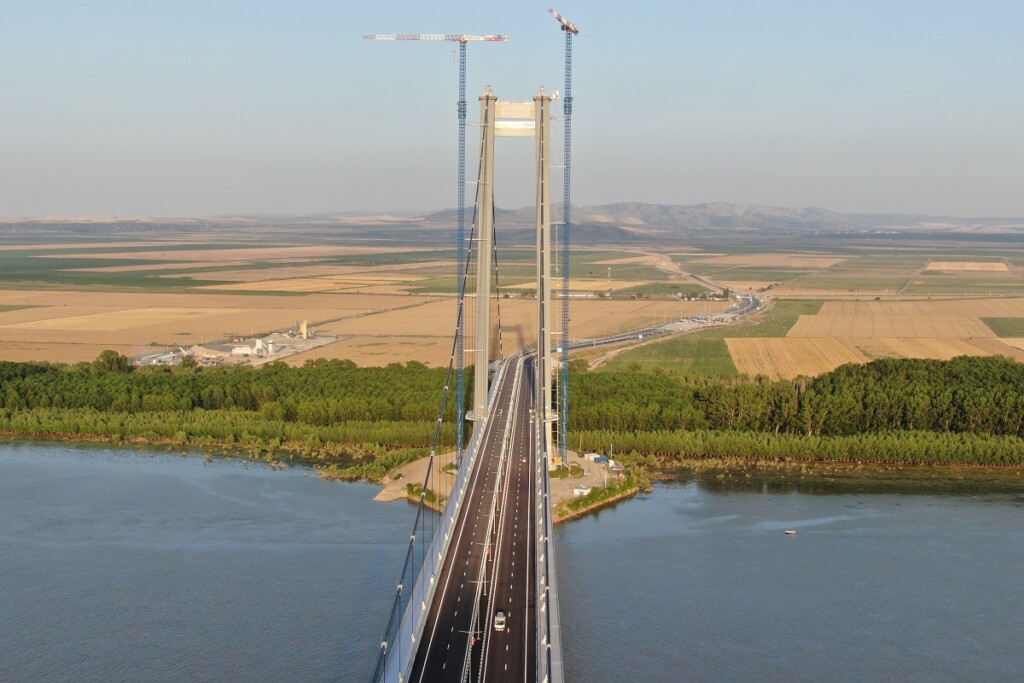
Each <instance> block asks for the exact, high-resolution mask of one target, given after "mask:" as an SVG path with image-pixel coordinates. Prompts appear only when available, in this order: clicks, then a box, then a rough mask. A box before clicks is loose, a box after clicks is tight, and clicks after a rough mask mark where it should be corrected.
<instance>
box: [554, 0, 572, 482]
mask: <svg viewBox="0 0 1024 683" xmlns="http://www.w3.org/2000/svg"><path fill="white" fill-rule="evenodd" d="M548 12H549V13H550V14H551V16H553V17H554V18H555V19H556V20H557V21H558V23H559V24H560V25H561V28H562V32H563V33H565V88H564V90H563V95H562V116H563V119H564V124H563V125H564V131H565V132H564V133H563V135H564V141H563V145H562V153H563V161H562V338H561V342H562V344H561V347H560V348H561V350H562V354H561V356H562V357H561V360H562V376H561V382H560V383H559V384H560V386H559V389H560V390H559V406H558V407H559V410H558V456H559V458H560V459H561V462H563V463H564V462H568V461H567V460H566V455H567V453H566V451H567V450H568V448H569V265H570V262H569V237H570V229H569V228H570V210H569V190H570V180H571V178H572V39H573V36H578V35H579V34H580V30H579V29H578V28H576V26H575V25H574V24H573V23H572V22H571V21H569V20H568V19H566V18H565V17H563V16H562V15H561V14H559V13H558V12H556V11H555V10H554V9H549V10H548Z"/></svg>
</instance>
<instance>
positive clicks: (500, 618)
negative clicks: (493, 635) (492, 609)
mask: <svg viewBox="0 0 1024 683" xmlns="http://www.w3.org/2000/svg"><path fill="white" fill-rule="evenodd" d="M494 630H495V631H504V630H505V612H504V611H503V610H498V612H497V614H495V615H494Z"/></svg>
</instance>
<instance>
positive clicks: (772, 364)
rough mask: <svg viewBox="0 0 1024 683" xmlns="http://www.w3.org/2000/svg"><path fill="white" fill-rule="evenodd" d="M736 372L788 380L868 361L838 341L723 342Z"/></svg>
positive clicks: (734, 339)
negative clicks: (727, 348)
mask: <svg viewBox="0 0 1024 683" xmlns="http://www.w3.org/2000/svg"><path fill="white" fill-rule="evenodd" d="M725 341H726V344H727V345H728V347H729V353H730V354H732V358H733V361H734V362H735V363H736V369H737V370H739V372H741V373H745V374H747V375H750V376H751V377H754V376H755V375H765V376H767V377H768V378H770V379H790V378H793V377H798V376H800V375H806V376H814V375H819V374H821V373H823V372H828V371H829V370H833V369H835V368H837V367H839V366H840V365H843V364H845V363H864V362H866V361H867V360H868V359H867V358H866V357H865V356H864V355H863V354H862V353H860V352H859V351H858V350H857V349H856V348H855V347H854V346H852V345H851V344H849V343H847V342H844V341H842V340H839V339H832V338H824V339H793V338H788V337H783V338H781V339H763V338H745V339H744V338H733V339H726V340H725Z"/></svg>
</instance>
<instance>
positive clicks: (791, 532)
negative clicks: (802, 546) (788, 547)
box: [785, 529, 796, 536]
mask: <svg viewBox="0 0 1024 683" xmlns="http://www.w3.org/2000/svg"><path fill="white" fill-rule="evenodd" d="M785 534H786V535H787V536H796V529H786V531H785Z"/></svg>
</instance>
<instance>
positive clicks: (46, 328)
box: [0, 226, 1024, 377]
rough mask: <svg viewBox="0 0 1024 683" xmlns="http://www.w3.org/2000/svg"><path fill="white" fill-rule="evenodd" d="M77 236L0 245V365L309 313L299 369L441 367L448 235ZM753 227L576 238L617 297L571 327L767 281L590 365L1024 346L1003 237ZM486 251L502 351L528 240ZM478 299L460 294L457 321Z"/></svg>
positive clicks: (507, 345)
mask: <svg viewBox="0 0 1024 683" xmlns="http://www.w3.org/2000/svg"><path fill="white" fill-rule="evenodd" d="M82 230H83V231H82V232H80V233H77V234H75V233H68V234H62V235H45V236H41V237H39V238H38V243H36V244H27V243H25V244H14V243H10V244H0V287H2V288H3V289H0V358H3V359H11V360H15V359H16V360H27V359H35V360H54V361H81V360H92V359H93V358H95V357H96V356H97V355H98V353H99V352H100V351H102V350H103V349H107V348H110V349H114V350H117V351H119V352H121V353H125V354H127V355H130V356H139V355H143V354H148V353H152V352H154V351H159V350H161V349H164V348H168V347H175V346H178V345H184V346H188V345H192V344H201V343H207V342H213V341H217V340H224V339H226V338H228V337H248V336H250V335H257V334H260V333H264V332H269V331H272V330H283V329H286V328H290V327H292V326H293V325H295V323H297V322H301V321H304V320H308V321H309V324H310V325H311V326H312V327H313V328H314V329H315V330H316V331H317V334H319V335H323V336H322V339H324V340H325V341H327V340H328V339H333V340H334V341H333V342H332V343H328V344H326V345H324V346H320V347H319V348H315V349H311V350H308V351H304V352H302V353H300V354H297V355H294V356H289V357H288V358H287V359H286V360H287V362H289V363H292V364H296V363H302V362H304V361H305V360H308V359H311V358H350V359H352V360H354V361H355V362H357V363H358V364H361V365H362V364H387V363H392V362H405V361H408V360H418V361H421V362H425V363H429V364H431V365H442V364H447V362H448V359H449V358H450V356H451V337H452V332H453V329H454V324H455V323H454V320H455V301H454V298H453V296H452V294H454V293H455V291H456V283H457V278H456V277H455V268H456V265H455V257H456V254H455V251H454V249H453V248H451V246H450V241H449V240H450V238H451V235H450V234H449V233H448V232H446V231H443V230H440V229H426V228H416V230H415V231H408V232H407V231H405V230H404V229H403V230H401V231H400V232H401V239H403V240H409V241H407V242H398V241H396V242H395V243H390V242H389V240H391V239H394V235H396V234H398V233H397V232H391V233H382V232H380V231H379V230H378V229H377V228H376V227H373V228H372V229H367V230H364V231H363V232H359V233H357V234H356V237H354V238H353V237H350V236H347V233H344V232H342V233H336V232H335V228H331V229H329V230H328V229H324V230H319V229H317V228H316V227H315V226H314V227H309V228H308V230H307V229H306V228H303V229H301V230H300V231H299V232H298V233H295V234H292V233H290V232H289V231H288V230H276V231H269V232H268V233H266V234H264V233H261V232H259V231H253V230H250V229H249V228H247V227H242V228H235V229H233V230H228V231H225V232H223V233H222V232H220V231H219V230H218V231H214V230H212V229H210V230H206V231H202V230H193V231H184V232H181V233H177V234H170V235H162V234H160V233H159V232H158V231H154V232H145V233H144V234H139V235H138V239H136V240H132V239H128V238H127V236H126V235H125V234H119V233H117V232H116V231H115V232H111V233H110V234H108V235H106V236H105V237H104V236H103V234H101V232H102V230H101V228H93V227H88V228H83V229H82ZM157 234H160V236H159V237H157V238H154V235H157ZM413 234H415V235H418V236H417V237H416V238H415V239H412V238H410V237H409V235H413ZM28 235H29V233H27V232H21V233H18V234H17V235H13V234H11V235H8V236H7V239H8V240H9V241H16V240H21V241H23V242H24V241H26V239H27V236H28ZM749 237H750V236H749V235H742V236H741V239H735V236H733V237H730V236H728V234H726V233H722V235H721V236H716V237H715V238H714V239H705V240H704V241H702V242H700V243H699V244H682V243H680V244H674V245H672V246H669V247H662V246H658V245H653V244H652V245H643V246H637V247H632V248H631V247H625V246H623V247H619V246H614V245H611V246H605V247H590V248H587V247H583V248H579V249H575V250H574V251H573V254H572V258H571V272H572V276H573V277H572V280H571V283H570V285H571V288H572V290H573V291H574V292H579V293H581V294H582V293H595V292H598V293H601V294H604V293H606V292H607V290H608V289H609V288H610V289H611V290H612V291H613V297H614V298H612V299H603V298H601V299H599V298H587V299H584V298H580V299H573V300H572V301H571V302H570V316H571V319H572V329H571V336H572V338H574V339H586V338H596V337H601V336H605V335H611V334H616V333H621V332H626V331H629V330H633V329H637V328H641V327H646V326H650V325H654V324H658V323H662V322H665V321H670V320H674V319H678V318H680V317H683V316H688V315H697V314H706V313H715V312H717V311H719V310H722V309H723V308H724V307H725V306H726V305H727V304H725V303H724V302H702V301H700V302H697V301H682V300H681V299H682V298H684V297H692V296H695V295H697V296H699V295H705V294H706V293H707V292H708V290H707V289H706V287H705V286H704V285H702V284H700V283H699V282H698V281H697V280H694V279H693V278H691V277H689V275H688V274H690V273H693V274H698V275H701V276H704V277H706V278H708V279H710V280H711V281H712V282H713V283H715V284H717V285H720V286H724V287H728V288H731V289H733V290H736V291H746V290H751V291H757V290H762V291H765V290H766V291H767V294H769V295H771V297H772V299H773V304H772V306H771V307H770V309H769V310H766V311H764V312H762V313H760V314H758V315H757V316H755V317H754V319H752V320H750V321H748V322H747V323H745V324H741V325H739V326H735V327H729V328H710V329H703V330H700V331H697V332H696V333H693V334H686V335H682V336H678V337H673V338H671V339H665V340H659V341H657V342H652V343H645V344H644V345H642V346H639V347H637V348H635V349H630V350H626V351H623V352H622V353H620V354H619V355H617V356H615V357H613V358H610V359H608V360H607V363H606V366H602V367H609V368H615V367H620V368H621V367H634V366H637V367H641V368H646V369H652V370H653V369H656V368H661V369H666V370H674V371H680V372H686V373H696V374H711V375H734V374H736V373H737V372H740V373H747V374H766V375H768V376H773V377H775V376H791V375H792V374H793V373H806V374H813V373H816V372H821V371H824V370H827V369H831V367H835V365H837V364H839V363H842V362H863V361H864V360H866V359H870V358H876V357H885V356H894V357H932V358H948V357H951V356H954V355H961V354H979V355H984V354H1003V355H1010V356H1013V357H1017V358H1022V357H1024V344H1022V343H1021V342H1020V340H1021V339H1024V298H1022V297H1024V279H1022V277H1021V276H1022V270H1021V269H1022V268H1024V257H1018V256H1016V254H1017V253H1019V251H1014V250H1013V248H1009V249H1007V248H1005V247H1004V246H1003V245H1000V244H995V243H989V242H984V241H981V242H976V243H972V244H966V243H958V242H955V241H953V240H946V239H943V240H937V241H933V242H928V243H924V242H921V243H918V242H915V241H914V240H913V239H911V238H905V239H904V238H899V239H897V238H893V237H891V236H886V237H884V238H880V240H879V241H877V242H873V243H861V244H847V243H844V241H843V240H837V239H834V238H827V237H823V238H821V239H817V238H815V239H811V240H807V239H805V238H804V237H799V238H792V237H786V236H781V235H774V234H772V235H764V236H760V237H759V236H753V239H748V238H749ZM417 240H418V241H417ZM815 240H817V241H815ZM438 245H440V246H438ZM498 261H499V264H500V271H499V284H500V285H501V290H502V291H503V292H507V293H508V294H509V295H510V298H508V299H505V298H501V299H499V300H495V301H493V302H492V305H493V306H494V307H495V308H497V307H499V306H500V310H501V314H500V315H501V322H502V326H503V333H502V349H503V352H504V353H506V354H507V353H510V352H512V351H514V350H517V349H519V348H523V347H528V346H530V345H532V344H534V343H535V337H536V314H535V305H536V304H535V300H534V299H533V298H532V291H533V289H534V288H535V286H536V285H535V280H534V278H535V275H534V266H533V250H532V247H531V246H529V245H527V246H523V245H515V244H507V245H505V246H502V247H501V248H500V249H499V254H498ZM554 284H555V287H556V289H557V288H558V286H559V284H560V282H559V281H558V280H557V278H556V280H555V282H554ZM711 286H713V285H711ZM990 294H991V296H990ZM929 297H931V298H930V299H929ZM823 300H824V301H825V303H824V304H823V303H822V301H823ZM473 306H474V300H472V299H471V300H470V302H469V304H468V310H467V314H471V313H472V309H473ZM471 345H472V342H471V340H467V346H471ZM588 353H590V352H588ZM587 357H588V358H589V359H592V358H593V356H587Z"/></svg>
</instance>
